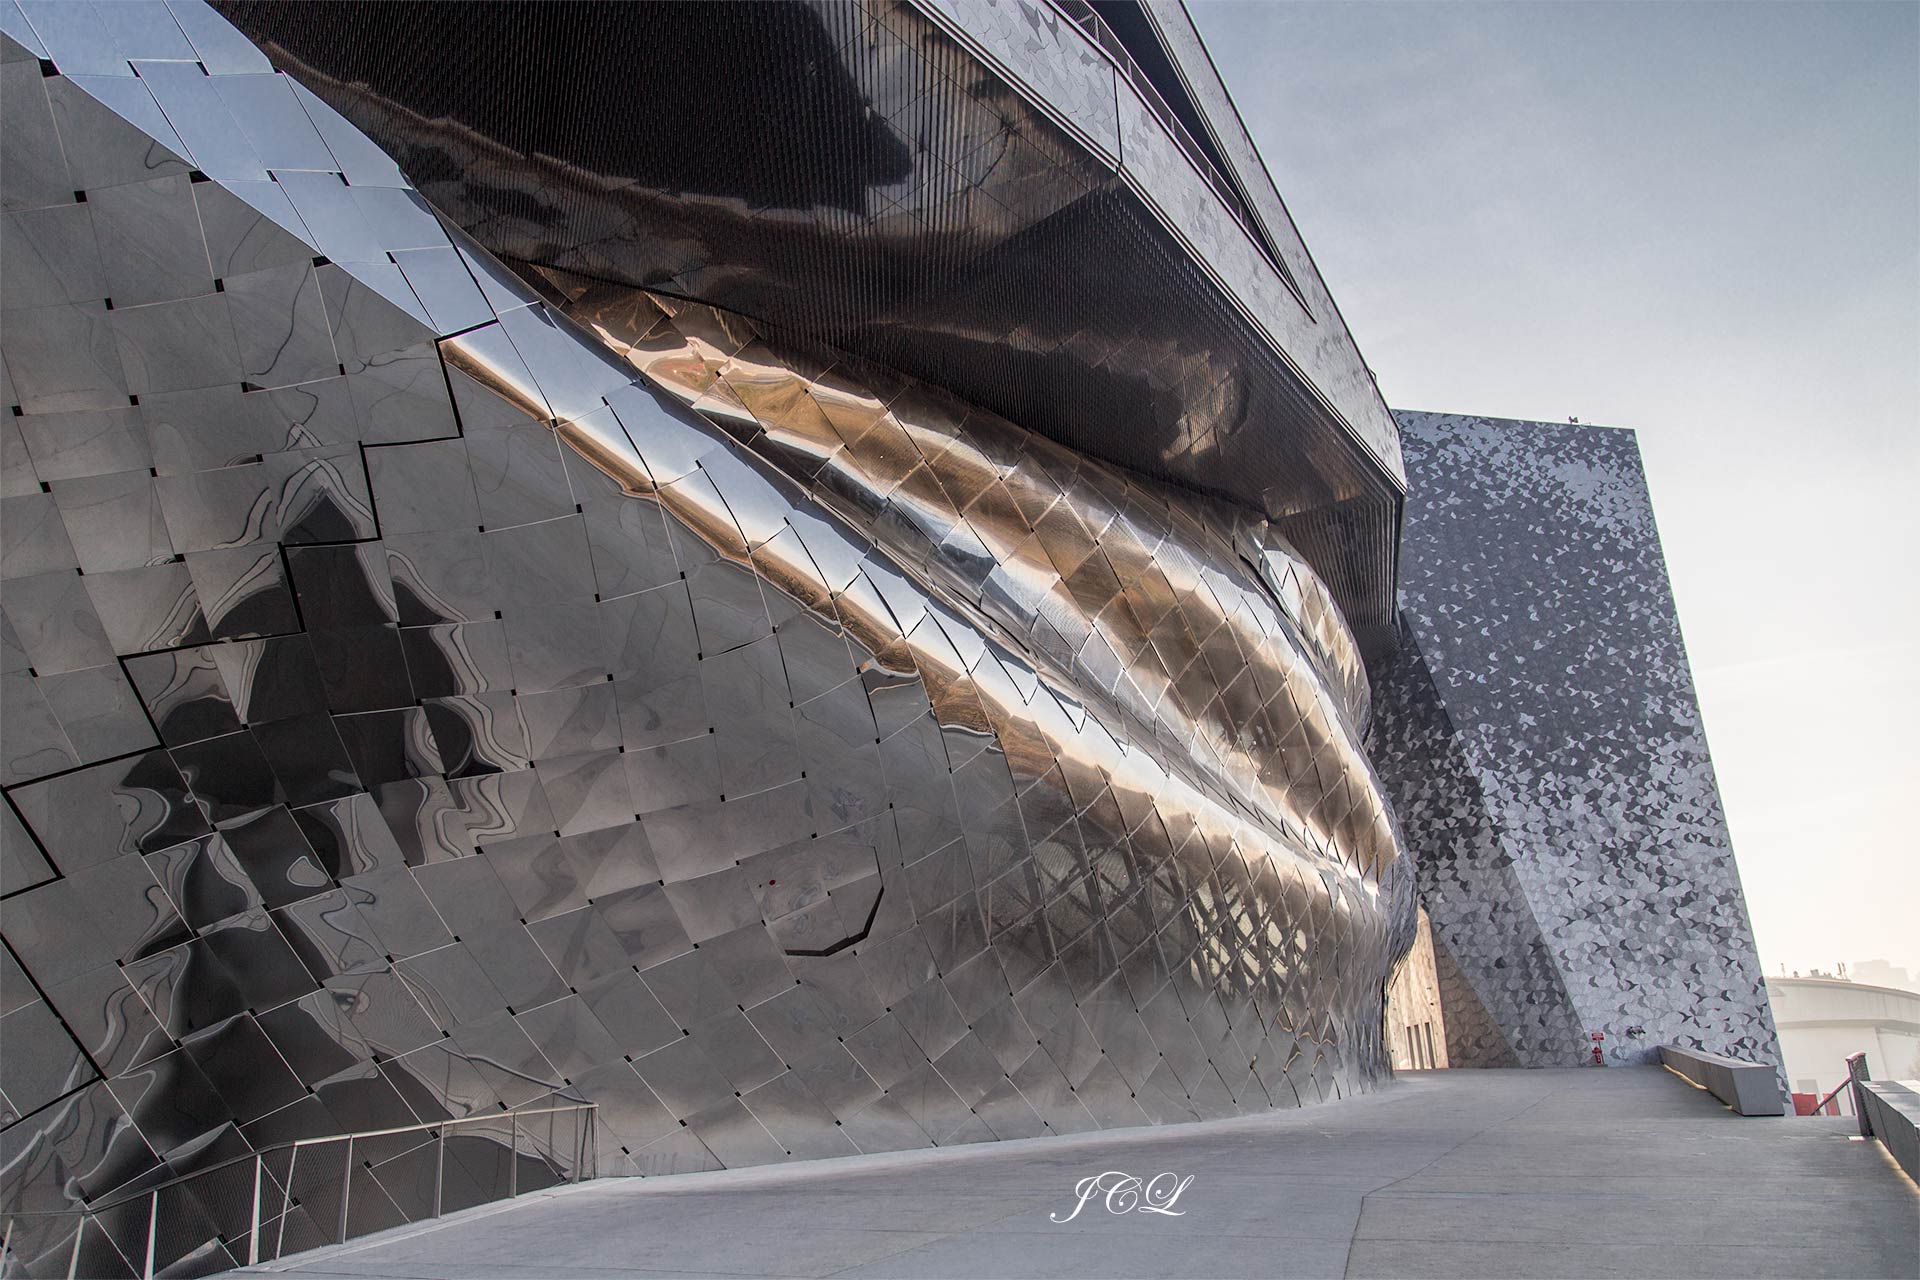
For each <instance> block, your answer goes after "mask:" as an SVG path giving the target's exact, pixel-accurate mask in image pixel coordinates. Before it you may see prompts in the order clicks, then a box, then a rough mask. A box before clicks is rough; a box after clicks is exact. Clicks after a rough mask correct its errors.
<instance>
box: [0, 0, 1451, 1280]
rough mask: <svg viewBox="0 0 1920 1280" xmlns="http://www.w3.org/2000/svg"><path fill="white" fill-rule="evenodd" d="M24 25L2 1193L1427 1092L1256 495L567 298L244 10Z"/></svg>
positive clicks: (728, 1158) (1386, 883) (9, 326)
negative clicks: (1399, 1016)
mask: <svg viewBox="0 0 1920 1280" xmlns="http://www.w3.org/2000/svg"><path fill="white" fill-rule="evenodd" d="M0 30H4V32H5V36H4V41H5V43H4V61H3V62H0V88H4V92H5V101H4V110H5V115H6V118H7V121H8V125H7V128H6V129H5V131H4V146H5V153H4V156H0V166H4V180H3V188H4V212H3V213H0V227H3V229H4V237H5V238H4V244H3V245H0V252H3V253H4V256H5V263H6V269H5V274H4V278H3V279H0V302H3V303H4V318H3V324H4V328H3V329H0V339H3V340H4V341H3V342H0V360H3V361H4V373H5V385H4V388H0V390H3V392H4V396H5V402H6V404H7V405H8V406H9V407H10V409H11V412H10V414H9V415H8V416H6V417H4V418H0V444H4V448H5V455H4V463H5V469H4V476H5V490H4V506H3V507H0V511H3V512H4V538H5V542H4V548H3V549H0V572H3V574H4V585H3V586H0V611H3V612H4V657H5V665H4V675H3V676H0V680H3V681H4V693H5V704H4V711H5V724H4V743H3V744H0V745H3V747H4V750H3V752H0V765H3V767H4V779H3V782H4V787H5V797H6V804H5V806H4V809H0V824H3V829H0V837H3V838H4V840H3V847H4V865H3V866H0V892H3V893H4V897H3V898H0V933H3V934H4V938H5V943H6V946H5V950H4V957H0V964H4V970H3V971H0V992H4V997H5V1005H6V1008H5V1010H4V1011H3V1013H4V1022H3V1023H0V1035H4V1037H5V1040H4V1043H5V1054H4V1058H3V1059H0V1097H3V1100H4V1106H5V1108H6V1112H5V1117H4V1119H5V1127H4V1128H0V1177H3V1179H4V1180H3V1181H0V1200H3V1201H4V1206H5V1208H6V1209H7V1210H9V1211H10V1212H13V1213H15V1214H32V1213H53V1212H57V1211H59V1210H61V1209H63V1208H71V1207H74V1206H76V1205H77V1204H79V1203H82V1202H84V1201H87V1200H93V1201H96V1202H97V1201H99V1200H100V1199H101V1198H102V1197H106V1196H109V1195H111V1194H114V1193H116V1192H117V1191H121V1190H124V1189H128V1188H138V1187H141V1186H144V1185H149V1184H152V1183H155V1182H158V1181H162V1180H165V1179H167V1178H170V1177H172V1176H174V1175H175V1174H178V1173H182V1172H187V1171H190V1170H193V1169H195V1168H197V1167H204V1166H206V1165H208V1164H211V1163H215V1162H218V1161H219V1160H222V1159H225V1158H227V1157H229V1156H231V1155H234V1154H237V1153H244V1152H246V1151H248V1150H249V1149H259V1148H262V1147H265V1146H270V1145H272V1144H275V1143H280V1142H284V1141H287V1140H290V1139H294V1138H300V1137H305V1136H313V1135H319V1134H330V1133H349V1132H364V1131H367V1130H371V1129H379V1128H399V1127H404V1126H409V1125H413V1124H416V1123H417V1122H421V1121H434V1120H439V1119H444V1118H448V1117H471V1116H478V1115H485V1114H488V1113H501V1114H504V1113H506V1112H508V1111H511V1110H514V1109H521V1108H528V1107H544V1106H550V1105H555V1104H562V1103H565V1102H568V1101H570V1100H587V1101H591V1102H594V1103H597V1104H598V1108H599V1112H598V1117H599V1118H598V1133H599V1142H600V1148H599V1153H598V1162H597V1164H598V1168H599V1171H600V1172H601V1173H603V1174H606V1173H629V1174H651V1173H670V1172H676V1171H682V1170H694V1169H708V1168H715V1167H721V1166H733V1165H743V1164H754V1163H762V1162H770V1161H779V1160H786V1159H791V1158H813V1157H820V1156H829V1155H836V1154H854V1153H857V1152H871V1151H884V1150H894V1149H900V1148H905V1147H917V1146H928V1145H947V1144H954V1143H965V1142H974V1141H986V1140H992V1139H999V1138H1011V1137H1026V1136H1038V1135H1044V1134H1048V1133H1069V1132H1075V1131H1079V1130H1085V1129H1092V1128H1097V1127H1104V1126H1120V1125H1135V1124H1147V1123H1161V1122H1170V1121H1180V1120H1190V1119H1196V1118H1205V1117H1214V1116H1225V1115H1232V1114H1239V1113H1244V1112H1248V1111H1254V1110H1261V1109H1265V1108H1269V1107H1276V1106H1289V1107H1290V1106H1295V1105H1299V1104H1301V1103H1309V1102H1317V1101H1321V1100H1324V1099H1328V1098H1333V1097H1337V1096H1341V1095H1344V1094H1346V1093H1350V1092H1352V1091H1354V1090H1357V1089H1363V1088H1365V1087H1367V1086H1368V1085H1369V1083H1371V1082H1372V1081H1373V1080H1375V1079H1376V1078H1377V1077H1378V1076H1379V1075H1380V1074H1381V1073H1382V1072H1383V1071H1384V1054H1383V1050H1382V1046H1381V1043H1380V1027H1381V1001H1382V981H1383V978H1384V976H1385V974H1386V971H1387V969H1388V966H1389V964H1390V962H1391V959H1392V958H1393V956H1395V955H1396V954H1397V953H1398V952H1399V951H1400V950H1403V949H1404V947H1405V944H1406V941H1407V939H1408V937H1409V936H1410V931H1411V926H1412V918H1413V917H1412V887H1413V886H1412V875H1411V871H1410V869H1409V867H1408V863H1407V859H1406V858H1405V856H1404V855H1403V854H1402V853H1401V851H1400V847H1399V844H1398V838H1397V835H1396V831H1395V827H1394V823H1393V819H1392V817H1391V815H1390V812H1389V810H1388V808H1387V806H1386V803H1385V801H1384V799H1383V797H1382V792H1381V789H1380V786H1379V784H1378V782H1377V780H1376V779H1375V777H1374V775H1373V772H1372V770H1371V767H1370V765H1369V763H1368V761H1367V758H1366V756H1365V755H1364V754H1363V751H1362V749H1361V741H1362V735H1363V734H1364V733H1365V732H1366V726H1367V722H1368V719H1369V715H1370V708H1369V705H1368V697H1369V695H1368V687H1367V682H1366V678H1365V671H1364V668H1363V667H1362V665H1361V660H1360V655H1359V646H1358V645H1357V643H1356V641H1355V638H1354V634H1353V631H1352V630H1351V628H1350V626H1349V623H1348V620H1347V619H1346V618H1345V617H1343V613H1342V609H1341V607H1340V605H1339V602H1338V601H1339V597H1338V594H1337V593H1336V592H1334V591H1333V590H1331V589H1330V588H1329V587H1328V586H1327V585H1325V584H1324V582H1323V580H1322V579H1321V578H1320V577H1319V576H1318V575H1317V574H1316V572H1315V570H1314V568H1313V567H1311V565H1310V563H1309V560H1308V559H1307V558H1305V557H1304V556H1303V555H1302V554H1301V553H1299V552H1298V551H1297V550H1296V549H1295V547H1294V545H1293V544H1292V543H1291V542H1290V540H1289V539H1288V538H1287V537H1286V536H1284V534H1283V532H1282V531H1281V530H1280V529H1278V528H1277V527H1276V526H1275V525H1274V524H1271V523H1269V521H1268V520H1267V518H1266V517H1265V516H1264V515H1263V514H1261V513H1259V512H1256V511H1254V510H1253V509H1251V508H1248V507H1246V506H1244V505H1241V504H1237V503H1232V502H1229V501H1226V500H1224V499H1221V498H1217V497H1208V496H1204V495H1201V494H1198V493H1196V492H1194V491H1192V490H1190V489H1186V488H1182V487H1178V486H1176V485H1173V484H1171V483H1168V482H1167V481H1165V480H1163V479H1154V478H1149V477H1146V476H1143V475H1140V474H1137V473H1129V472H1126V471H1123V470H1121V469H1119V468H1118V467H1117V466H1115V465H1114V464H1112V463H1111V462H1108V461H1102V460H1099V459H1096V458H1094V457H1092V456H1090V455H1089V454H1087V453H1084V452H1079V451H1076V450H1074V449H1073V448H1071V447H1069V446H1068V445H1066V444H1063V443H1060V442H1059V441H1057V440H1055V439H1053V438H1051V437H1050V436H1049V435H1047V434H1042V433H1039V432H1036V431H1033V430H1031V429H1029V428H1028V427H1027V426H1026V425H1025V424H1021V423H1017V422H1015V421H1011V420H1009V419H1007V418H1004V417H1001V416H998V415H996V414H994V413H991V412H988V411H987V410H985V409H983V408H980V407H978V406H976V405H974V404H971V403H969V402H967V401H965V400H962V399H959V398H956V397H955V395H954V394H952V393H951V392H950V391H948V390H944V389H940V388H936V387H934V386H931V385H929V384H927V383H924V382H921V381H917V380H915V379H913V378H911V377H909V376H907V375H905V374H903V373H901V372H899V371H898V370H895V369H891V368H888V367H886V366H885V365H883V364H880V363H876V362H873V361H871V360H868V359H862V358H855V357H853V356H849V355H845V354H842V353H840V352H838V351H836V350H834V349H831V348H828V347H824V346H821V345H818V344H813V343H804V342H796V341H793V340H792V339H791V338H783V337H781V336H779V335H778V334H773V333H770V332H769V331H767V330H765V329H763V327H762V326H761V325H759V324H758V323H757V322H754V321H749V320H747V319H744V318H742V317H741V316H739V315H737V314H733V313H730V312H727V311H722V310H717V309H714V308H713V307H711V306H707V305H702V304H695V303H689V302H686V301H684V300H681V299H676V298H672V297H667V296H663V295H659V294H655V293H649V292H647V291H645V290H642V289H638V288H635V287H633V286H632V285H631V284H629V283H626V282H620V281H613V282H609V281H606V280H604V279H599V280H596V279H590V278H587V277H585V276H583V275H579V274H574V273H571V272H569V271H567V270H565V269H563V268H559V267H553V266H547V267H538V266H535V265H529V264H522V269H523V271H524V273H525V274H524V276H523V275H521V274H516V273H515V272H514V271H512V270H509V269H508V268H507V267H506V266H504V265H502V264H501V262H500V261H499V260H497V259H496V258H494V257H493V256H491V255H490V254H489V253H488V252H487V250H486V249H484V248H482V247H481V246H480V245H479V244H478V243H476V242H475V241H474V240H473V239H470V238H469V237H468V236H467V235H466V233H465V232H464V231H463V230H462V229H461V228H460V226H459V224H458V222H457V220H454V219H450V218H446V217H443V216H441V215H440V214H439V213H438V212H437V211H436V209H435V208H434V207H433V206H432V205H430V204H429V203H428V202H427V201H426V200H425V199H423V197H422V196H421V194H420V192H419V191H418V190H416V189H415V188H414V187H413V186H412V185H411V184H410V182H409V181H408V179H407V177H406V176H405V175H404V174H403V172H402V170H401V168H400V167H399V166H398V165H396V163H395V162H394V160H393V159H391V158H390V157H389V156H388V155H387V154H386V153H385V152H384V151H383V150H382V149H381V148H380V147H378V146H376V145H375V144H374V143H373V142H372V141H370V140H369V139H368V137H367V136H366V135H365V134H363V133H362V132H361V131H360V129H358V128H357V127H355V126H354V125H352V124H350V123H348V122H347V121H346V120H345V119H344V118H343V117H342V116H340V115H338V114H336V113H335V112H334V111H333V110H332V109H331V108H330V107H328V106H327V105H326V104H325V103H323V102H322V101H321V100H320V99H319V98H317V97H315V96H314V95H313V94H311V93H310V92H308V90H307V89H306V88H305V87H304V86H303V85H302V84H301V83H300V82H299V80H298V79H297V78H295V77H293V76H289V75H286V74H282V73H280V72H277V71H276V70H275V69H274V67H273V66H272V64H271V63H270V62H269V61H268V59H267V58H266V56H265V55H264V54H263V53H262V52H261V51H260V50H259V48H257V47H256V46H255V45H253V44H252V43H251V42H249V41H248V40H247V39H246V38H245V37H243V36H242V35H241V34H240V33H239V32H238V31H237V30H236V29H235V28H233V27H232V26H230V25H228V23H227V22H226V21H225V20H224V19H222V18H221V17H220V16H219V15H218V14H216V13H215V12H214V11H213V10H212V9H210V8H208V7H206V6H205V5H204V4H201V3H198V0H167V3H164V4H163V3H157V2H155V3H147V4H115V5H87V4H80V3H33V2H31V0H27V2H23V3H20V4H18V5H16V4H15V3H13V0H0ZM462 1160H463V1163H462V1172H463V1176H465V1177H466V1178H468V1179H470V1180H471V1181H472V1182H473V1183H474V1184H475V1185H476V1186H483V1185H485V1184H488V1183H489V1180H497V1179H499V1178H501V1177H503V1176H504V1175H503V1173H502V1169H503V1167H504V1166H503V1165H502V1164H501V1163H500V1162H498V1161H497V1160H492V1159H489V1158H487V1157H485V1156H483V1155H481V1154H477V1153H470V1154H469V1155H468V1156H466V1157H463V1158H462ZM368 1178H369V1182H368V1188H367V1199H366V1200H365V1202H364V1203H366V1204H369V1205H380V1206H386V1210H383V1211H389V1210H390V1212H391V1213H392V1214H393V1215H394V1220H396V1221H398V1220H405V1219H409V1218H414V1217H418V1216H421V1215H422V1214H423V1213H425V1212H426V1211H427V1206H426V1205H425V1204H424V1203H423V1199H422V1195H423V1193H422V1191H421V1186H422V1184H421V1183H420V1181H419V1180H418V1169H417V1166H416V1165H415V1164H413V1163H410V1158H409V1153H408V1152H395V1153H390V1156H389V1157H387V1158H386V1159H384V1160H383V1162H382V1163H379V1164H377V1165H375V1166H374V1167H371V1168H370V1169H369V1171H368ZM360 1195H361V1192H360V1191H359V1190H358V1189H356V1191H355V1196H356V1198H358V1197H360ZM200 1208H201V1209H202V1210H203V1211H204V1212H203V1213H202V1214H201V1215H200V1216H199V1217H195V1218H191V1222H192V1223H196V1224H198V1227H197V1228H196V1227H195V1226H192V1225H190V1226H189V1227H186V1228H182V1229H181V1230H180V1231H178V1232H176V1233H174V1234H173V1235H172V1236H170V1237H169V1242H168V1243H167V1244H166V1245H165V1246H164V1247H163V1252H166V1251H173V1252H172V1255H171V1257H170V1258H168V1259H166V1260H163V1262H162V1265H165V1262H166V1261H171V1260H172V1259H173V1258H177V1257H182V1256H186V1255H188V1254H190V1253H192V1252H193V1251H194V1250H206V1251H207V1252H205V1253H204V1255H196V1256H204V1257H206V1258H209V1259H214V1260H217V1259H218V1258H219V1257H222V1256H226V1255H225V1254H224V1253H221V1252H219V1251H220V1250H224V1249H225V1248H226V1244H227V1243H228V1242H230V1241H231V1240H232V1239H233V1237H232V1235H231V1232H230V1230H229V1228H228V1226H227V1223H228V1221H229V1219H228V1216H227V1215H228V1213H229V1210H230V1208H231V1206H227V1205H223V1204H218V1203H207V1204H204V1205H201V1206H200ZM366 1212H373V1210H372V1209H369V1210H366ZM22 1221H28V1220H27V1219H22ZM35 1221H39V1222H41V1223H42V1226H39V1227H29V1228H28V1229H27V1231H26V1234H25V1235H18V1234H17V1235H16V1236H15V1238H14V1240H13V1242H12V1245H11V1248H12V1249H13V1251H14V1252H15V1253H16V1255H18V1256H19V1257H23V1258H28V1259H41V1258H50V1259H56V1260H63V1259H64V1257H65V1255H64V1254H62V1253H60V1250H61V1248H62V1247H63V1246H64V1245H66V1244H67V1243H68V1242H67V1241H66V1240H64V1239H63V1238H60V1237H59V1236H58V1234H57V1227H56V1226H54V1225H52V1224H53V1223H54V1222H55V1220H54V1219H51V1218H48V1219H41V1220H35ZM36 1233H38V1234H36ZM111 1243H112V1245H113V1248H112V1249H111V1250H107V1249H104V1248H103V1249H100V1250H99V1251H98V1252H99V1258H98V1259H97V1260H93V1259H92V1256H91V1254H90V1262H91V1263H92V1265H95V1266H96V1267H97V1268H98V1271H97V1273H99V1274H111V1273H113V1272H114V1271H115V1270H117V1269H119V1267H118V1266H117V1265H116V1264H115V1262H114V1259H115V1258H117V1259H118V1261H119V1263H120V1264H124V1265H125V1268H126V1269H127V1270H128V1271H132V1270H137V1262H138V1260H137V1259H136V1258H134V1257H133V1254H132V1252H131V1251H130V1250H131V1249H132V1247H133V1246H132V1245H131V1244H126V1245H125V1246H124V1247H123V1242H121V1241H119V1240H117V1239H116V1240H114V1241H112V1242H111ZM213 1246H218V1249H217V1250H216V1249H214V1247H213ZM196 1265H197V1264H196ZM54 1269H58V1268H54Z"/></svg>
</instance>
